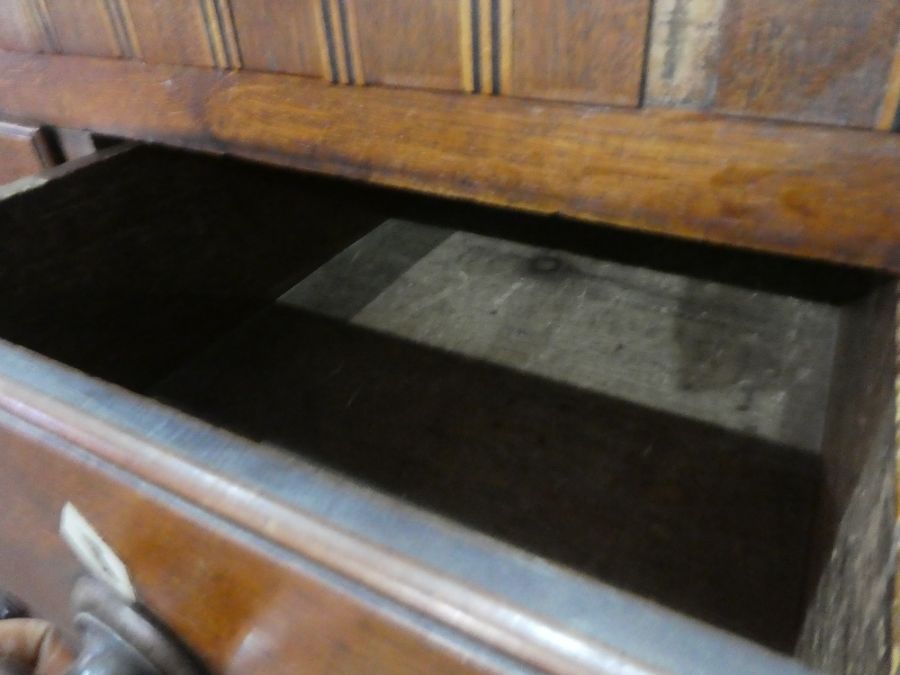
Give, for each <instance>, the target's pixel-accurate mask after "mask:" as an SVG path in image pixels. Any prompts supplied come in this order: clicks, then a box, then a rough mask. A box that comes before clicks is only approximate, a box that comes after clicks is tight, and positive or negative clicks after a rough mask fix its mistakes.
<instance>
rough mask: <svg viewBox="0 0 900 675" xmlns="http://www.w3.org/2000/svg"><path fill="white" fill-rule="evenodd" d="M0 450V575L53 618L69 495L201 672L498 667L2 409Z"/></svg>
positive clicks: (63, 599) (60, 601)
mask: <svg viewBox="0 0 900 675" xmlns="http://www.w3.org/2000/svg"><path fill="white" fill-rule="evenodd" d="M0 448H2V449H0V460H2V463H3V470H2V471H0V490H2V493H3V495H4V508H3V514H2V516H0V539H2V541H3V552H2V554H0V579H2V581H3V585H4V587H5V588H7V589H11V590H13V591H14V592H17V593H19V594H21V595H22V596H23V597H26V598H28V602H29V604H30V605H31V606H32V607H33V608H34V610H35V611H37V612H38V613H39V614H40V615H41V616H43V617H46V618H49V619H51V620H54V621H56V622H57V623H58V624H59V625H60V626H68V625H69V624H70V621H71V616H70V613H71V610H70V607H69V592H70V588H71V585H72V583H73V581H74V580H75V579H76V578H77V577H78V575H80V574H83V573H84V571H83V570H82V569H81V568H80V566H79V564H78V562H77V561H76V560H75V558H74V556H72V554H71V552H70V551H69V550H68V548H67V546H66V544H65V543H64V542H63V540H62V539H61V538H60V537H59V534H58V527H59V514H60V511H61V510H62V507H63V505H64V504H65V503H66V502H72V503H74V504H76V505H77V507H78V508H79V509H80V510H81V511H83V513H84V514H85V515H86V516H87V517H88V518H89V520H90V521H91V523H92V524H93V525H94V526H95V527H96V528H98V529H99V531H100V532H101V533H102V536H103V537H104V539H105V540H106V541H107V542H108V543H109V544H110V545H111V546H112V547H113V548H114V550H115V551H116V553H117V554H118V555H119V556H120V557H121V558H122V559H123V561H124V562H125V564H126V565H127V566H128V569H129V573H130V575H131V576H132V579H133V581H134V582H135V583H136V585H137V587H138V588H139V589H140V594H141V600H142V602H144V603H145V604H146V605H147V606H148V607H149V608H150V609H151V611H152V612H153V613H154V614H155V615H156V616H158V617H160V618H161V619H162V620H163V621H164V622H165V623H166V624H167V625H168V626H169V627H170V628H172V629H173V630H174V631H175V633H176V634H177V635H178V636H179V637H180V638H181V639H183V640H184V641H185V642H186V643H187V644H189V645H191V647H192V648H193V649H194V650H195V651H196V652H197V653H198V656H199V657H200V658H201V659H202V661H203V662H204V664H205V665H206V666H207V667H209V668H210V669H211V670H212V672H235V673H259V674H261V675H275V674H276V673H278V674H287V673H295V672H298V671H299V670H302V671H303V672H305V673H328V674H331V673H358V672H364V671H365V672H373V671H377V672H406V673H423V675H424V674H425V673H437V672H439V673H478V672H497V670H496V666H495V665H494V664H491V662H490V661H489V660H488V661H487V662H479V660H478V658H477V655H473V654H471V653H469V654H464V653H463V652H462V650H461V649H454V648H453V646H452V644H448V643H447V641H446V639H445V641H444V642H443V643H441V641H440V640H439V639H432V638H430V637H428V636H426V635H425V634H424V633H423V630H424V629H423V628H419V629H418V634H417V629H416V628H415V627H413V624H412V623H411V622H410V620H409V618H408V617H406V616H403V614H402V613H401V612H396V611H394V612H393V613H392V611H391V609H390V608H389V607H385V606H384V605H383V604H382V605H381V606H379V605H378V604H377V603H373V602H371V600H370V601H369V602H366V600H364V599H363V598H364V596H363V595H362V594H359V593H354V589H353V588H352V587H351V586H348V584H347V583H346V582H344V581H342V580H341V579H339V578H337V577H335V576H334V575H328V574H327V573H324V572H323V571H322V570H319V569H316V568H314V567H312V566H310V565H309V564H307V563H306V562H305V561H303V560H302V559H301V558H299V557H298V556H292V555H286V554H285V553H284V552H283V551H279V550H277V549H275V548H274V547H272V546H271V544H268V543H267V542H266V541H265V540H263V539H261V538H259V537H254V536H249V537H248V535H247V534H246V533H245V532H243V533H242V532H240V531H238V530H237V529H236V528H234V527H233V526H230V525H229V524H228V523H227V522H225V521H223V520H221V519H215V518H210V517H209V515H208V514H204V513H203V512H202V511H200V510H199V509H197V508H196V507H191V506H188V505H186V504H184V503H183V502H181V501H179V500H177V499H174V498H173V496H172V495H171V494H167V493H165V492H164V491H160V490H159V489H156V488H154V487H153V486H152V485H151V484H148V483H146V482H143V481H140V480H137V479H135V477H134V476H132V475H129V474H128V473H127V472H124V471H121V470H117V469H116V468H115V467H114V466H112V465H110V464H108V463H98V462H97V460H96V458H95V457H92V456H91V455H90V454H89V453H87V452H85V451H84V450H83V449H80V448H77V447H75V446H73V445H71V444H69V443H66V442H65V441H63V440H62V439H60V438H58V437H56V436H53V435H52V434H48V433H46V432H42V431H41V430H39V429H36V428H33V427H29V426H28V425H24V424H22V423H21V422H17V421H16V419H15V418H14V417H12V416H11V415H9V414H8V413H6V412H0ZM23 523H27V527H26V528H24V529H23V527H22V525H23ZM151 524H152V525H151Z"/></svg>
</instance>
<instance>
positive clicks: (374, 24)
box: [340, 0, 472, 91]
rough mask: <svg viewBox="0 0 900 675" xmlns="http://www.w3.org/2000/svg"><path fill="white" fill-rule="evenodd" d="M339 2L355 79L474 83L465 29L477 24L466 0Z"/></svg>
mask: <svg viewBox="0 0 900 675" xmlns="http://www.w3.org/2000/svg"><path fill="white" fill-rule="evenodd" d="M340 6H341V7H342V10H341V12H342V16H344V17H346V18H345V21H346V24H345V25H346V29H347V35H348V40H349V44H348V48H349V50H350V54H351V59H350V65H351V68H352V69H353V72H352V79H353V81H355V82H357V83H360V84H361V83H371V84H387V85H396V86H407V87H421V88H426V89H450V90H456V91H459V90H460V89H464V88H465V89H468V88H469V87H468V85H467V84H466V81H465V78H464V73H465V72H466V69H467V68H470V66H467V65H465V62H471V60H472V52H471V51H464V49H463V46H464V44H465V43H464V42H463V31H467V32H471V30H472V28H471V25H470V23H469V22H470V21H471V15H470V14H466V13H465V12H464V11H463V10H464V9H465V8H466V7H467V3H466V2H464V1H463V0H432V1H431V2H421V1H420V0H344V1H343V2H342V3H340ZM467 20H468V21H467ZM468 44H471V40H470V41H469V43H468Z"/></svg>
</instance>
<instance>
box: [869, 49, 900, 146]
mask: <svg viewBox="0 0 900 675" xmlns="http://www.w3.org/2000/svg"><path fill="white" fill-rule="evenodd" d="M875 128H876V129H881V130H882V131H900V33H898V34H897V46H896V47H895V49H894V61H893V63H892V65H891V70H890V73H889V74H888V79H887V85H886V86H885V90H884V98H883V99H882V101H881V109H880V110H879V112H878V120H877V122H876V123H875Z"/></svg>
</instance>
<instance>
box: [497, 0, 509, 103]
mask: <svg viewBox="0 0 900 675" xmlns="http://www.w3.org/2000/svg"><path fill="white" fill-rule="evenodd" d="M495 1H496V2H498V3H499V11H498V20H499V22H500V26H499V31H498V33H499V35H500V44H498V45H497V46H496V49H497V50H498V52H499V59H500V81H499V82H498V83H497V93H500V94H507V93H509V89H510V86H511V84H512V66H513V61H512V60H513V3H512V0H495Z"/></svg>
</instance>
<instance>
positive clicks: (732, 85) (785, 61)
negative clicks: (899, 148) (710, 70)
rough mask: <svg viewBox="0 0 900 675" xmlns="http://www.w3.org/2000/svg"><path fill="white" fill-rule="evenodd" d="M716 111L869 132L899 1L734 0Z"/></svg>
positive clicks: (899, 29) (898, 19)
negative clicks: (853, 128)
mask: <svg viewBox="0 0 900 675" xmlns="http://www.w3.org/2000/svg"><path fill="white" fill-rule="evenodd" d="M722 20H723V28H722V36H721V43H722V45H723V48H722V52H721V57H720V60H719V64H718V67H717V79H718V82H719V87H718V90H717V92H716V97H715V107H716V109H718V110H721V111H725V112H730V113H740V114H751V115H760V116H764V117H777V118H785V119H792V120H800V121H806V122H823V123H832V124H846V125H852V126H861V127H871V126H873V125H875V124H876V122H877V119H878V113H879V108H880V106H881V103H882V98H883V95H884V91H885V86H886V84H887V78H888V73H889V71H890V67H891V62H892V60H893V57H894V51H895V46H896V44H897V38H898V34H900V3H898V2H896V0H864V1H857V2H846V0H816V1H815V2H783V1H782V0H730V1H729V4H728V7H727V8H726V10H725V13H724V15H723V19H722Z"/></svg>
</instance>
